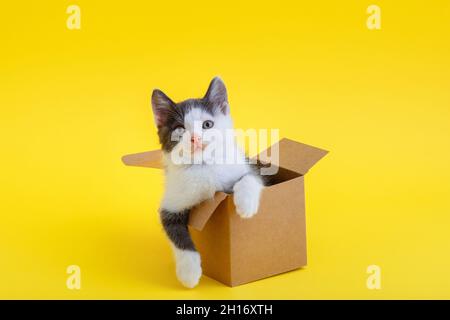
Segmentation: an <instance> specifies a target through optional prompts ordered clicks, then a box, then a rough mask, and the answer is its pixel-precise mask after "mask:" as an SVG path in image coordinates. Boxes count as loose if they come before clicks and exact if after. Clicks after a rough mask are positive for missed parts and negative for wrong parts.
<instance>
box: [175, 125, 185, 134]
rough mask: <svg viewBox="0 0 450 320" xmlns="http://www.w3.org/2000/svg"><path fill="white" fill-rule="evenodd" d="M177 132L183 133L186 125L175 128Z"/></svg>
mask: <svg viewBox="0 0 450 320" xmlns="http://www.w3.org/2000/svg"><path fill="white" fill-rule="evenodd" d="M173 131H174V132H175V133H177V134H183V132H184V127H183V126H178V127H176V128H175V130H173Z"/></svg>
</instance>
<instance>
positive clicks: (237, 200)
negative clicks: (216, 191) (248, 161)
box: [233, 176, 262, 219]
mask: <svg viewBox="0 0 450 320" xmlns="http://www.w3.org/2000/svg"><path fill="white" fill-rule="evenodd" d="M261 189H262V184H261V182H260V181H259V180H258V178H256V177H253V176H245V177H244V178H242V179H241V180H240V181H238V182H237V183H236V184H235V185H234V188H233V191H234V196H233V200H234V205H235V206H236V212H237V214H239V216H240V217H241V218H245V219H247V218H251V217H253V216H254V215H255V214H256V213H257V212H258V208H259V198H260V194H261Z"/></svg>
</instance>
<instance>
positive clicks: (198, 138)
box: [191, 134, 202, 144]
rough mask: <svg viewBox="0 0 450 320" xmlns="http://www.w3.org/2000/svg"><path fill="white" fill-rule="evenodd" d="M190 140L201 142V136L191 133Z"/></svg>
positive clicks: (194, 142) (196, 142)
mask: <svg viewBox="0 0 450 320" xmlns="http://www.w3.org/2000/svg"><path fill="white" fill-rule="evenodd" d="M191 142H192V143H193V144H201V142H202V137H200V136H198V135H196V134H193V135H192V137H191Z"/></svg>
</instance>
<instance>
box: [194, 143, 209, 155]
mask: <svg viewBox="0 0 450 320" xmlns="http://www.w3.org/2000/svg"><path fill="white" fill-rule="evenodd" d="M206 146H207V144H203V143H202V144H198V143H192V144H191V153H195V152H199V151H203V150H205V148H206Z"/></svg>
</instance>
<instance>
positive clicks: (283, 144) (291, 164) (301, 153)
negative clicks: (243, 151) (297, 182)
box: [258, 138, 328, 175]
mask: <svg viewBox="0 0 450 320" xmlns="http://www.w3.org/2000/svg"><path fill="white" fill-rule="evenodd" d="M276 148H278V150H279V156H278V159H277V158H276V157H272V156H271V151H272V150H273V151H275V150H276ZM327 153H328V151H326V150H323V149H319V148H316V147H313V146H310V145H307V144H304V143H300V142H297V141H293V140H290V139H287V138H283V139H281V140H280V141H278V142H277V143H275V144H273V145H272V146H271V147H269V148H268V149H266V150H265V151H263V152H261V153H260V154H259V155H258V159H259V160H260V161H261V162H263V163H272V165H275V166H278V167H282V168H285V169H288V170H291V171H294V172H297V173H300V174H302V175H304V174H306V173H307V172H308V170H309V169H310V168H311V167H312V166H313V165H315V164H316V163H317V161H319V160H320V159H322V158H323V157H324V156H325V155H326V154H327Z"/></svg>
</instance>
